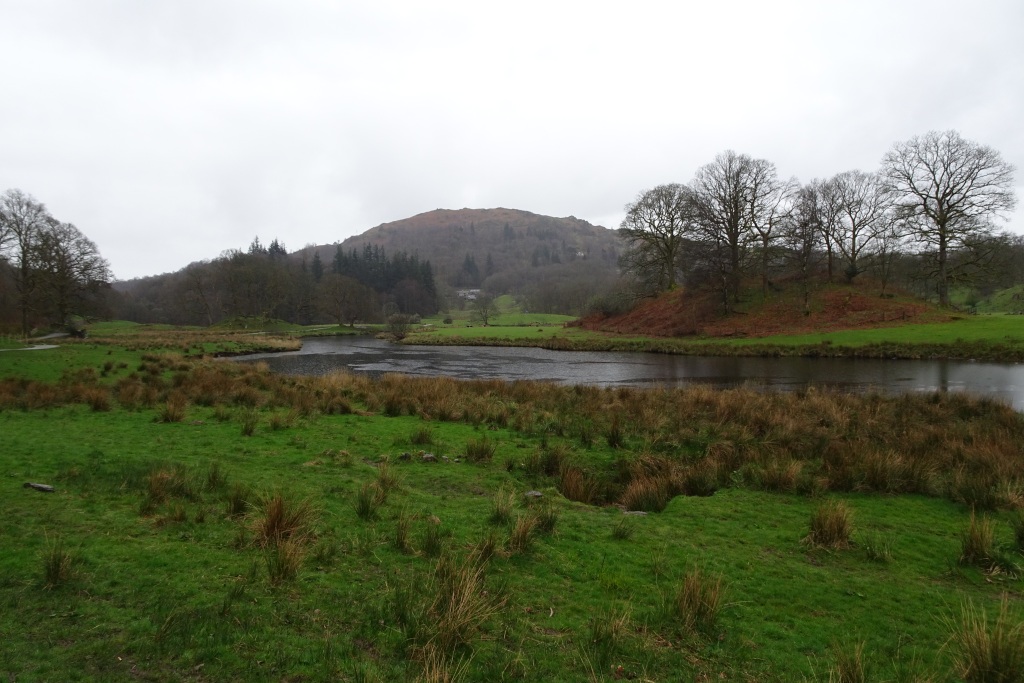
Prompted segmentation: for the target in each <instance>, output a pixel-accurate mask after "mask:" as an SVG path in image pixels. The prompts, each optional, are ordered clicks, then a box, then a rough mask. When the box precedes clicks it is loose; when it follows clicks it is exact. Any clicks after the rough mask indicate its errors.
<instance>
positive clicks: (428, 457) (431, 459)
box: [420, 453, 437, 462]
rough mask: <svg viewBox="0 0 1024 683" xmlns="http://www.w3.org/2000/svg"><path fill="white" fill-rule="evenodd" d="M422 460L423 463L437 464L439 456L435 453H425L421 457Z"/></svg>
mask: <svg viewBox="0 0 1024 683" xmlns="http://www.w3.org/2000/svg"><path fill="white" fill-rule="evenodd" d="M420 459H421V460H423V462H437V456H436V455H434V454H433V453H424V454H423V455H421V456H420Z"/></svg>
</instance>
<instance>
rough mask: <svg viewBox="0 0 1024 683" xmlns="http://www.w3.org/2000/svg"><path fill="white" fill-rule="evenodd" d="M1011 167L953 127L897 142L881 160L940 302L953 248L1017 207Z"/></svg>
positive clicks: (945, 303)
mask: <svg viewBox="0 0 1024 683" xmlns="http://www.w3.org/2000/svg"><path fill="white" fill-rule="evenodd" d="M1014 170H1015V169H1014V167H1013V166H1012V165H1011V164H1009V163H1007V162H1005V161H1003V158H1002V156H1000V154H999V152H997V151H996V150H994V149H992V148H991V147H987V146H985V145H980V144H978V143H976V142H972V141H970V140H965V139H964V138H962V137H961V136H960V134H959V133H957V132H956V131H953V130H948V131H943V132H937V131H932V132H930V133H927V134H925V135H922V136H916V137H913V138H911V139H910V140H907V141H906V142H899V143H896V144H895V145H893V148H892V149H891V150H890V151H889V152H888V153H887V154H886V155H885V157H884V158H883V159H882V176H883V177H884V178H885V180H886V182H887V183H888V185H889V187H890V188H891V190H892V191H893V192H894V193H895V194H896V195H897V197H898V202H899V208H900V212H901V215H902V216H903V217H905V218H907V219H909V220H910V221H911V227H912V230H913V234H914V236H915V237H916V239H917V240H918V241H919V242H920V243H921V244H922V245H923V246H924V248H925V249H926V250H927V252H928V255H929V256H930V258H931V259H932V261H933V263H934V266H935V275H936V279H937V283H938V295H939V303H940V304H941V305H943V306H948V305H949V283H950V281H951V279H952V277H953V275H952V274H951V273H950V271H949V266H950V253H951V251H952V250H955V249H957V248H959V247H961V246H962V245H965V244H967V243H968V242H970V241H972V240H976V238H977V237H978V236H979V235H985V234H988V233H990V232H991V230H992V219H994V218H997V217H1003V216H1005V214H1006V213H1008V212H1010V211H1012V210H1013V208H1014V207H1015V206H1016V203H1017V198H1016V196H1015V195H1014V192H1013V174H1014Z"/></svg>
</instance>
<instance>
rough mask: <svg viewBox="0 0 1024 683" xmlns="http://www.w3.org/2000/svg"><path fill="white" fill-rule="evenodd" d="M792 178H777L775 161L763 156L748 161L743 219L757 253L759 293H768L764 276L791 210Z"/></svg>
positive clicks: (764, 294) (793, 188)
mask: <svg viewBox="0 0 1024 683" xmlns="http://www.w3.org/2000/svg"><path fill="white" fill-rule="evenodd" d="M796 188H797V184H796V181H795V180H792V179H790V180H780V179H779V175H778V172H777V171H776V169H775V164H773V163H772V162H770V161H768V160H766V159H754V160H753V161H751V163H750V178H749V187H748V196H747V216H748V217H747V221H748V224H749V226H750V230H751V231H752V233H753V236H754V238H755V240H756V242H757V243H758V246H759V249H760V252H761V258H760V261H761V264H760V266H761V296H762V297H767V296H768V276H769V269H770V267H771V262H772V256H773V253H774V251H775V244H776V243H777V242H778V241H779V239H780V238H781V235H780V227H781V226H782V224H783V222H784V221H785V220H786V218H787V216H788V215H789V212H790V210H791V209H792V200H793V195H794V193H795V192H796Z"/></svg>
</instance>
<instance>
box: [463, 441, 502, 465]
mask: <svg viewBox="0 0 1024 683" xmlns="http://www.w3.org/2000/svg"><path fill="white" fill-rule="evenodd" d="M496 449H497V444H495V443H494V442H493V441H491V440H490V439H488V438H487V437H486V436H483V437H480V438H479V439H470V440H469V441H467V442H466V450H465V455H466V460H468V461H469V462H484V461H489V460H490V459H491V458H493V457H494V452H495V450H496Z"/></svg>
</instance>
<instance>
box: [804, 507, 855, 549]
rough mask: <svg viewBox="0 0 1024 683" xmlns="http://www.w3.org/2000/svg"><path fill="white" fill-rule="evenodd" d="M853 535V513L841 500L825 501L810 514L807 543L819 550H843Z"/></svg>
mask: <svg viewBox="0 0 1024 683" xmlns="http://www.w3.org/2000/svg"><path fill="white" fill-rule="evenodd" d="M852 535H853V511H852V510H851V509H850V507H849V506H848V505H847V504H846V503H845V502H843V501H841V500H836V499H832V500H827V501H825V502H824V503H822V504H820V505H819V506H818V507H816V508H815V509H814V512H813V513H811V532H810V534H808V536H807V539H806V540H807V542H808V543H809V544H811V545H813V546H816V547H819V548H845V547H847V546H849V545H850V537H851V536H852Z"/></svg>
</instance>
